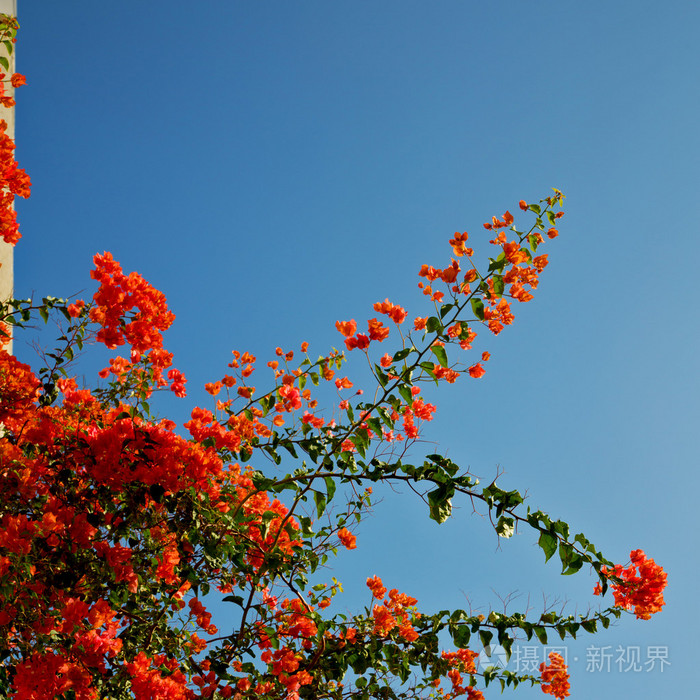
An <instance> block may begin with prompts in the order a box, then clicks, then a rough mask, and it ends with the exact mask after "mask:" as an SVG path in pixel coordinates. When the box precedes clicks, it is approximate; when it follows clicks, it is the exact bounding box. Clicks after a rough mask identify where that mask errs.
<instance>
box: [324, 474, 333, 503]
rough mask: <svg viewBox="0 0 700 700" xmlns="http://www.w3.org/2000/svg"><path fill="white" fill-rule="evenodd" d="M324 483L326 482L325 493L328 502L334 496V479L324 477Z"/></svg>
mask: <svg viewBox="0 0 700 700" xmlns="http://www.w3.org/2000/svg"><path fill="white" fill-rule="evenodd" d="M324 481H325V482H326V491H327V492H328V502H330V501H332V500H333V496H334V495H335V489H336V483H335V479H334V478H333V477H332V476H326V477H324Z"/></svg>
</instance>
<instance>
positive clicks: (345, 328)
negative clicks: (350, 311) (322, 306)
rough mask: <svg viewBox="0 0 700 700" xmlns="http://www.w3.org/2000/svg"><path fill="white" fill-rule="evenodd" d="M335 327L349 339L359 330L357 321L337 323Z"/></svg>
mask: <svg viewBox="0 0 700 700" xmlns="http://www.w3.org/2000/svg"><path fill="white" fill-rule="evenodd" d="M335 327H336V328H337V329H338V330H339V331H340V332H341V333H342V334H343V335H344V336H345V337H346V338H349V337H350V336H351V335H355V331H356V330H357V323H356V322H355V320H354V319H353V320H351V321H336V322H335Z"/></svg>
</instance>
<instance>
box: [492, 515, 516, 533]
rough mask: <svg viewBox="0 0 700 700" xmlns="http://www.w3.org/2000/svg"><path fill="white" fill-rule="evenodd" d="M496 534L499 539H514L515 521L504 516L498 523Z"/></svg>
mask: <svg viewBox="0 0 700 700" xmlns="http://www.w3.org/2000/svg"><path fill="white" fill-rule="evenodd" d="M496 532H497V533H498V536H499V537H506V538H507V537H512V536H513V533H514V532H515V520H514V519H513V518H509V517H507V516H505V515H502V516H501V517H500V518H499V519H498V522H497V523H496Z"/></svg>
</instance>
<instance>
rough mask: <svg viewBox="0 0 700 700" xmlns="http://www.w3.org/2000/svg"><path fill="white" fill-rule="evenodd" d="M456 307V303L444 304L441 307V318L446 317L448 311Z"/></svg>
mask: <svg viewBox="0 0 700 700" xmlns="http://www.w3.org/2000/svg"><path fill="white" fill-rule="evenodd" d="M453 308H454V304H443V305H442V306H441V307H440V318H445V316H447V314H448V313H450V311H451V310H452V309H453Z"/></svg>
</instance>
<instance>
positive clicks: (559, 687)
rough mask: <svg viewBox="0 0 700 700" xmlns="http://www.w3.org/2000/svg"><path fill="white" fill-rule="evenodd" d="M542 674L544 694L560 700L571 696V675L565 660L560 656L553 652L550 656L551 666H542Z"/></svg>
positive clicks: (542, 664)
mask: <svg viewBox="0 0 700 700" xmlns="http://www.w3.org/2000/svg"><path fill="white" fill-rule="evenodd" d="M540 673H541V674H542V692H543V693H545V694H548V695H554V697H555V698H559V700H563V698H566V697H568V696H569V689H570V688H571V686H570V685H569V674H568V672H567V667H566V664H565V663H564V659H563V658H562V657H561V656H560V655H559V654H557V653H556V652H552V653H551V654H550V655H549V666H547V665H546V664H544V663H541V664H540Z"/></svg>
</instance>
